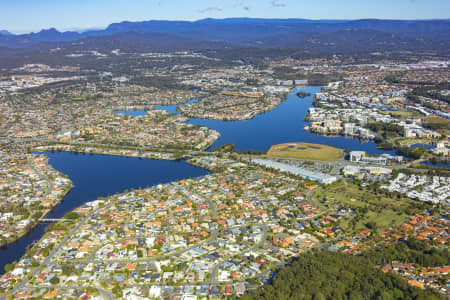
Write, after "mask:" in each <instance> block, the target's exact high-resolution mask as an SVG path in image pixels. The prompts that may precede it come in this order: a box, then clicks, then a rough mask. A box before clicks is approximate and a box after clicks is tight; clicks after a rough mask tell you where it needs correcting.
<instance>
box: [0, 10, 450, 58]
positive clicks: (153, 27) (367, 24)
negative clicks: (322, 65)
mask: <svg viewBox="0 0 450 300" xmlns="http://www.w3.org/2000/svg"><path fill="white" fill-rule="evenodd" d="M74 41H83V44H84V45H85V47H91V48H98V47H103V46H108V47H116V48H121V47H125V48H130V49H132V48H133V45H136V46H138V47H144V48H148V46H152V47H155V48H160V49H161V51H163V50H164V49H167V48H170V47H171V46H173V47H175V48H176V49H178V50H181V49H183V48H184V49H186V50H189V49H192V48H195V49H198V48H215V47H221V46H225V45H226V46H230V47H231V46H234V47H261V48H274V47H288V48H303V49H314V50H321V51H329V50H332V51H349V50H351V49H355V50H356V49H357V50H361V51H378V50H414V49H417V50H443V51H445V50H448V49H449V48H450V19H446V20H411V21H403V20H377V19H364V20H319V21H317V20H306V19H248V18H231V19H204V20H199V21H194V22H189V21H144V22H121V23H113V24H111V25H109V26H108V27H107V28H106V29H104V30H91V31H86V32H82V33H79V32H74V31H66V32H59V31H58V30H56V29H54V28H51V29H47V30H41V31H40V32H37V33H30V34H22V35H13V34H11V33H9V32H7V31H0V47H7V48H15V49H18V48H22V49H23V48H30V49H33V48H36V47H37V48H41V49H42V48H45V47H51V46H54V45H56V44H57V45H59V46H62V45H67V46H68V47H70V45H71V44H72V43H67V42H74ZM120 45H121V47H120ZM159 46H160V47H159Z"/></svg>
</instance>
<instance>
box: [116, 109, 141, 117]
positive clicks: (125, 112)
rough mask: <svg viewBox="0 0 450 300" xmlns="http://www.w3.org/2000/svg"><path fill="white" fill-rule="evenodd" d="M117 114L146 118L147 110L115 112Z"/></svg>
mask: <svg viewBox="0 0 450 300" xmlns="http://www.w3.org/2000/svg"><path fill="white" fill-rule="evenodd" d="M114 112H115V113H118V114H123V115H129V116H133V117H140V116H145V115H146V114H147V111H146V110H115V111H114Z"/></svg>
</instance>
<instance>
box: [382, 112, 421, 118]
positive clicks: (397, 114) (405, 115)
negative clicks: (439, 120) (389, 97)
mask: <svg viewBox="0 0 450 300" xmlns="http://www.w3.org/2000/svg"><path fill="white" fill-rule="evenodd" d="M380 113H382V114H385V115H391V116H393V117H397V118H400V119H402V120H406V119H408V118H412V117H420V116H423V115H422V114H421V113H419V112H418V111H415V110H414V111H398V110H387V111H381V112H380Z"/></svg>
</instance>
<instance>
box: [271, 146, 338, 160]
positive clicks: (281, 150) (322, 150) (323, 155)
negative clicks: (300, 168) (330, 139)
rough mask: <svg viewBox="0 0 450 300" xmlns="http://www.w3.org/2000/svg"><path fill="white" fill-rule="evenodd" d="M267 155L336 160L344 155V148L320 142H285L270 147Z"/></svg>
mask: <svg viewBox="0 0 450 300" xmlns="http://www.w3.org/2000/svg"><path fill="white" fill-rule="evenodd" d="M267 156H268V157H288V158H298V159H310V160H322V161H338V160H340V159H341V158H342V157H343V156H344V150H342V149H339V148H335V147H331V146H326V145H320V144H308V143H286V144H278V145H273V146H272V147H270V149H269V151H268V152H267Z"/></svg>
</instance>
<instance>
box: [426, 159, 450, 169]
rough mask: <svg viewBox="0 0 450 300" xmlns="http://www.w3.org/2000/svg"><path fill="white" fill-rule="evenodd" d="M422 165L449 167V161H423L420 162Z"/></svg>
mask: <svg viewBox="0 0 450 300" xmlns="http://www.w3.org/2000/svg"><path fill="white" fill-rule="evenodd" d="M421 164H422V165H427V166H432V167H439V168H447V169H449V168H450V162H449V163H436V164H433V163H432V162H431V161H424V162H421Z"/></svg>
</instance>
